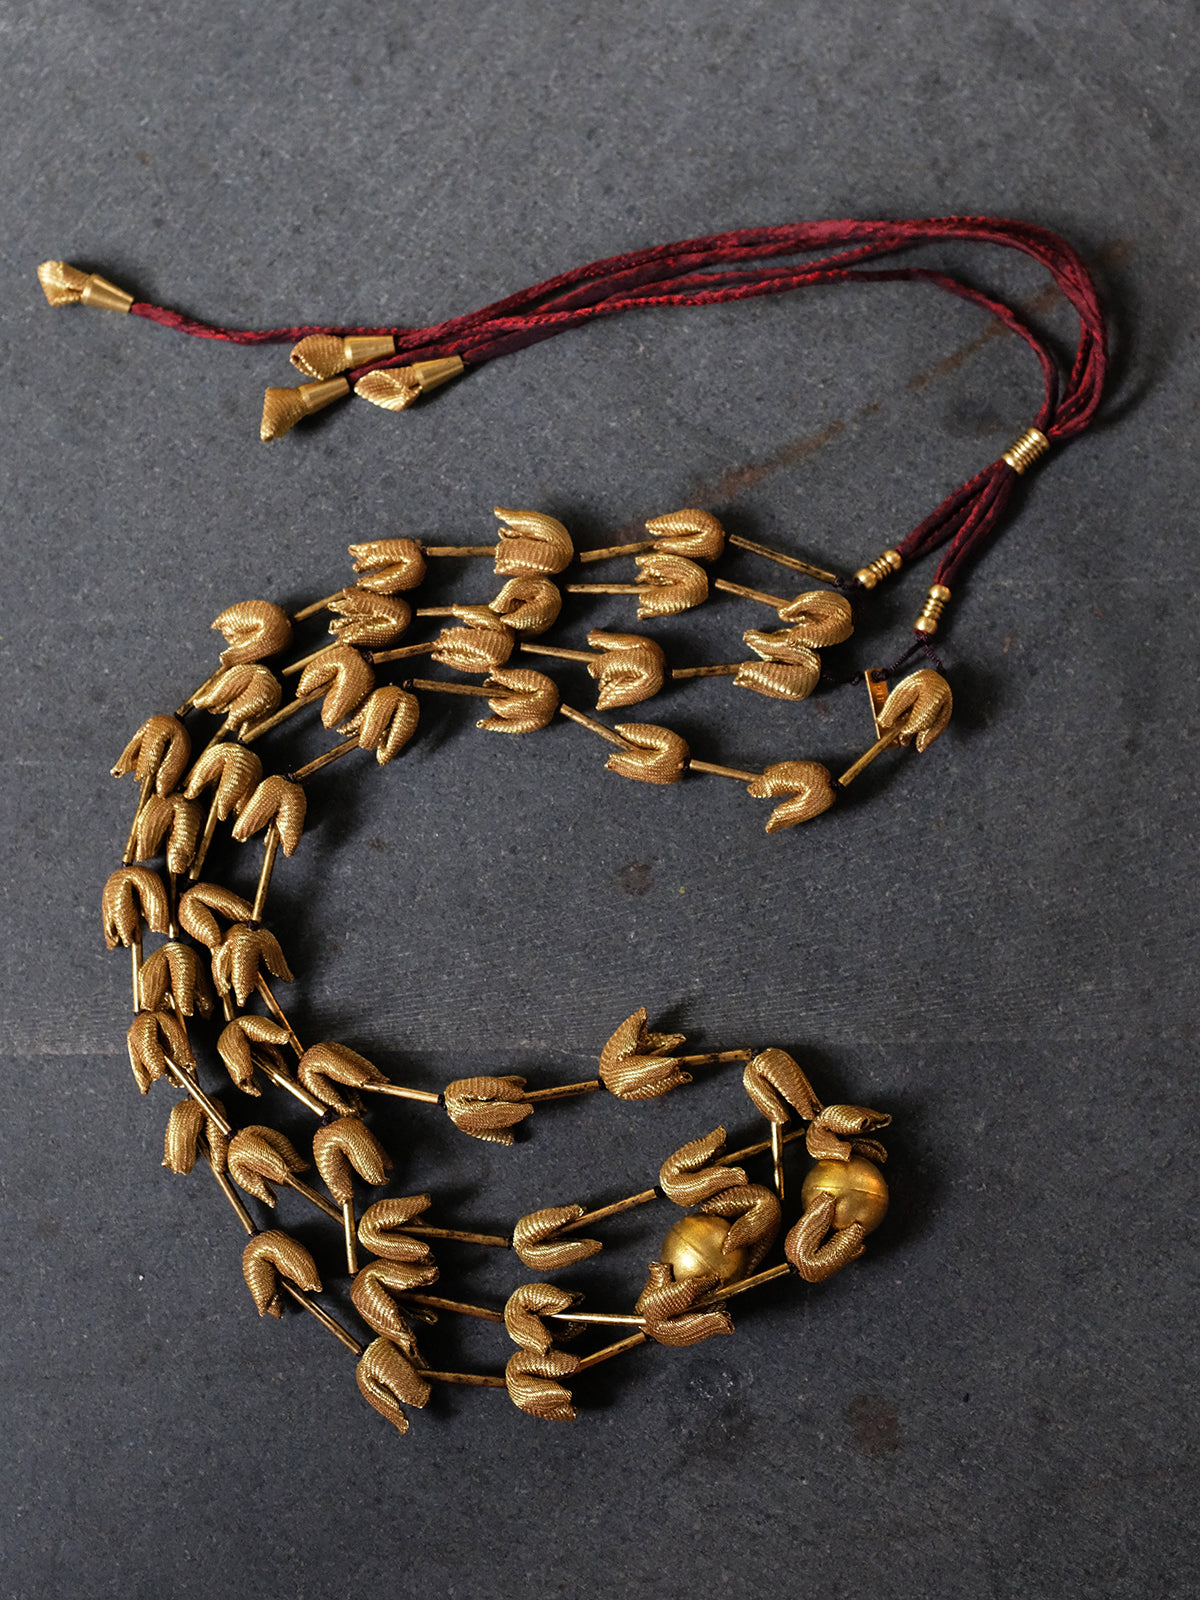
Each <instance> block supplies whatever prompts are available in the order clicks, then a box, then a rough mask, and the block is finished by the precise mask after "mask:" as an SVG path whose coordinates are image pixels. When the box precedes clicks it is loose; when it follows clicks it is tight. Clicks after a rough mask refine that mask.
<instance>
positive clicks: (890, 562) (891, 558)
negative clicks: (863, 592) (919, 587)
mask: <svg viewBox="0 0 1200 1600" xmlns="http://www.w3.org/2000/svg"><path fill="white" fill-rule="evenodd" d="M902 565H903V562H902V561H901V559H900V552H899V550H885V551H884V552H883V554H882V555H881V556H876V557H875V559H874V561H868V562H867V564H866V566H865V567H859V569H858V571H857V572H856V573H855V574H854V576H855V577H856V578H857V579H858V581H859V583H861V584H862V586H863V588H864V589H873V588H874V587H875V585H876V584H877V583H878V582H879V580H880V578H887V577H890V575H891V574H892V573H893V572H899V571H900V568H901V566H902Z"/></svg>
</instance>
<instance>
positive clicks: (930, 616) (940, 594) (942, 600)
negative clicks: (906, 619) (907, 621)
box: [913, 583, 950, 635]
mask: <svg viewBox="0 0 1200 1600" xmlns="http://www.w3.org/2000/svg"><path fill="white" fill-rule="evenodd" d="M949 598H950V591H949V589H947V587H946V585H945V584H944V583H935V584H934V585H933V587H932V588H931V589H930V591H929V593H928V595H927V596H926V598H925V604H924V605H923V606H922V607H921V615H920V616H919V617H918V618H917V620H916V621H915V622H914V623H913V632H914V633H924V634H926V635H928V634H931V633H936V632H937V631H938V621H939V620H940V618H941V615H942V612H943V611H944V610H945V609H946V601H947V600H949Z"/></svg>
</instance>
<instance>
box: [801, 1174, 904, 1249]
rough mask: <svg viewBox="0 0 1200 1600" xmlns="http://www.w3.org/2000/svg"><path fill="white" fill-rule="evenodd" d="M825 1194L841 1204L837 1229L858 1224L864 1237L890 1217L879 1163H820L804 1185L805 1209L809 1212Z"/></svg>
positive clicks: (886, 1190) (886, 1192) (836, 1217)
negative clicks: (814, 1203)
mask: <svg viewBox="0 0 1200 1600" xmlns="http://www.w3.org/2000/svg"><path fill="white" fill-rule="evenodd" d="M822 1194H831V1195H833V1196H834V1198H835V1200H836V1201H837V1206H836V1209H835V1210H834V1213H833V1226H834V1228H848V1227H849V1226H850V1224H851V1223H852V1222H857V1223H858V1225H859V1227H860V1228H861V1229H862V1230H863V1232H864V1233H872V1232H874V1230H875V1229H876V1228H877V1227H878V1226H879V1224H880V1223H881V1222H882V1221H883V1219H884V1217H885V1216H886V1215H887V1208H888V1186H887V1183H886V1181H885V1179H884V1176H883V1173H882V1172H880V1170H879V1168H878V1167H877V1166H876V1165H875V1163H874V1162H873V1161H868V1160H867V1158H866V1157H865V1156H850V1157H849V1158H848V1159H847V1160H845V1161H818V1162H817V1164H816V1165H815V1166H814V1167H813V1168H812V1170H811V1171H810V1172H809V1173H808V1175H807V1177H806V1178H805V1180H804V1183H803V1184H802V1185H801V1189H800V1199H801V1202H802V1204H803V1206H804V1209H805V1210H806V1211H807V1210H808V1208H809V1207H810V1206H811V1205H812V1204H813V1202H814V1201H815V1200H816V1198H817V1196H818V1195H822Z"/></svg>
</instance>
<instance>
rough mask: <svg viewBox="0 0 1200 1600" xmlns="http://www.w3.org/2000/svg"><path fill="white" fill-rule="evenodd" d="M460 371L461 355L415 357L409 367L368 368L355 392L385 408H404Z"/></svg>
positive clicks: (461, 367) (397, 409)
mask: <svg viewBox="0 0 1200 1600" xmlns="http://www.w3.org/2000/svg"><path fill="white" fill-rule="evenodd" d="M462 371H463V360H462V357H461V356H446V357H445V358H444V359H441V360H438V361H417V362H414V363H413V365H412V366H411V367H388V368H387V369H386V370H385V371H383V372H368V373H367V375H366V376H365V377H363V378H360V379H359V380H358V382H357V383H356V384H355V385H354V392H355V394H356V395H358V396H359V398H360V399H362V400H369V401H370V402H371V404H372V405H376V406H382V407H383V409H384V410H385V411H406V410H407V409H408V407H409V406H411V405H412V403H413V402H414V400H419V399H420V398H421V396H422V395H423V394H428V393H429V391H430V389H437V388H440V386H441V385H442V384H443V383H449V382H450V379H451V378H457V377H458V375H459V373H460V372H462Z"/></svg>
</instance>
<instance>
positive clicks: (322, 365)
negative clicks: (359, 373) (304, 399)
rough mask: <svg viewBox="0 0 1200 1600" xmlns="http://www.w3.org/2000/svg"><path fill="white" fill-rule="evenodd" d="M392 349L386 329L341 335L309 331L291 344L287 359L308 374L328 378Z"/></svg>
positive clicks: (375, 359) (391, 338) (388, 353)
mask: <svg viewBox="0 0 1200 1600" xmlns="http://www.w3.org/2000/svg"><path fill="white" fill-rule="evenodd" d="M395 351H396V341H395V339H393V337H392V336H391V334H390V333H385V334H351V335H350V336H349V337H347V338H345V339H339V338H338V336H337V335H336V334H334V333H312V334H309V336H308V338H307V339H301V341H300V343H299V344H297V345H293V346H292V353H291V357H290V360H291V363H292V365H293V366H294V367H296V368H298V370H299V371H301V372H303V373H305V374H307V376H308V377H310V378H332V377H335V376H336V375H337V374H338V373H339V372H345V371H346V370H347V369H348V368H349V367H362V366H365V365H366V363H367V362H368V361H381V360H382V359H383V358H384V356H390V355H394V354H395Z"/></svg>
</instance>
